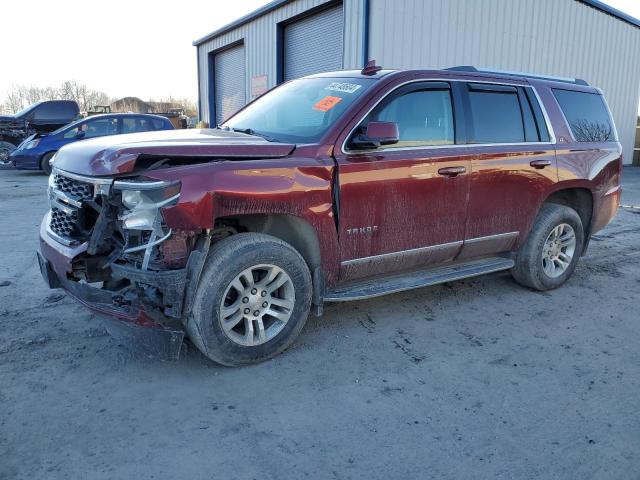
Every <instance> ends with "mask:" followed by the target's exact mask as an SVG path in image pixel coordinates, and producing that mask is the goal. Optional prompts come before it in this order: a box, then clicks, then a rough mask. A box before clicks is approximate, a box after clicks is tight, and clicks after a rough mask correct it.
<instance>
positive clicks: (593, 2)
mask: <svg viewBox="0 0 640 480" xmlns="http://www.w3.org/2000/svg"><path fill="white" fill-rule="evenodd" d="M292 1H293V0H273V1H271V2H269V3H267V4H266V5H263V6H262V7H260V8H258V9H257V10H254V11H253V12H251V13H249V14H247V15H245V16H244V17H240V18H239V19H237V20H235V21H233V22H231V23H229V24H227V25H225V26H224V27H221V28H219V29H218V30H215V31H213V32H211V33H210V34H208V35H205V36H204V37H202V38H199V39H197V40H195V41H194V42H193V45H194V46H196V47H197V46H198V45H202V44H203V43H205V42H207V41H209V40H211V39H212V38H215V37H218V36H220V35H222V34H224V33H227V32H229V31H231V30H233V29H234V28H237V27H240V26H242V25H244V24H246V23H249V22H251V21H252V20H255V19H256V18H258V17H261V16H262V15H266V14H267V13H269V12H272V11H273V10H276V9H277V8H280V7H281V6H283V5H285V4H287V3H289V2H292ZM576 1H577V2H580V3H584V4H585V5H589V6H590V7H593V8H595V9H596V10H600V11H601V12H604V13H607V14H609V15H612V16H613V17H616V18H617V19H619V20H622V21H623V22H626V23H629V24H631V25H633V26H635V27H638V28H640V20H639V19H637V18H635V17H632V16H631V15H628V14H626V13H624V12H621V11H620V10H618V9H617V8H613V7H611V6H610V5H607V4H606V3H604V2H601V1H599V0H576Z"/></svg>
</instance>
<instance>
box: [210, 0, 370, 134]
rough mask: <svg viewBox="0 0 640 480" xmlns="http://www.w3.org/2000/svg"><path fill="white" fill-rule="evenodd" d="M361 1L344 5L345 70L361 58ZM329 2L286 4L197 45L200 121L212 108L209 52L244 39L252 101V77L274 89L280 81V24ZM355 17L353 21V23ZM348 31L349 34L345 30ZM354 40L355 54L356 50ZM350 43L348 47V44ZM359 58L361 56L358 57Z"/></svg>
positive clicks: (300, 0) (298, 0) (302, 0)
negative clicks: (259, 78) (278, 40)
mask: <svg viewBox="0 0 640 480" xmlns="http://www.w3.org/2000/svg"><path fill="white" fill-rule="evenodd" d="M361 1H362V0H355V2H354V1H353V0H347V1H346V2H345V4H344V8H345V17H346V18H348V19H349V20H347V21H345V23H346V25H345V51H347V45H348V48H349V53H348V54H346V55H345V63H344V68H351V67H352V66H357V65H358V64H357V63H352V62H353V59H354V58H360V57H361V56H362V54H361V53H359V52H360V46H359V38H353V35H354V32H355V34H356V35H357V34H358V33H357V32H359V31H360V27H359V26H357V25H353V23H354V22H355V23H358V22H359V19H360V13H359V12H360V7H359V5H358V4H359V3H361ZM329 2H330V0H295V1H292V2H290V3H286V4H285V5H283V6H282V7H280V8H278V9H277V10H274V11H271V12H269V13H267V14H266V15H263V16H261V17H259V18H257V19H255V20H253V21H252V22H250V23H247V24H245V25H241V26H239V27H238V28H236V29H234V30H232V31H230V32H227V33H225V34H223V35H221V36H219V37H216V38H213V39H211V40H209V41H207V42H205V43H203V44H202V45H199V46H198V62H199V69H198V70H199V75H200V79H199V82H198V83H199V89H200V91H199V93H200V102H201V105H200V106H199V111H200V119H202V120H204V121H206V122H209V106H208V103H209V101H210V99H211V97H210V96H209V83H210V81H209V78H210V70H209V53H210V52H213V51H215V50H218V49H220V48H223V47H224V46H226V45H229V44H231V43H234V42H237V41H238V40H242V39H244V45H245V51H246V58H247V68H246V89H247V90H246V91H247V95H246V97H247V100H251V91H250V90H251V78H252V77H255V76H262V75H266V76H267V86H268V88H272V87H274V86H275V85H276V80H277V67H278V65H277V55H276V51H277V46H276V45H277V41H276V39H277V24H278V23H280V22H283V21H286V20H288V19H290V18H292V17H295V16H297V15H300V14H302V13H304V12H306V11H307V10H310V9H312V8H314V7H317V6H319V5H322V4H325V3H329ZM351 18H355V19H357V20H354V21H353V22H352V21H351V20H350V19H351ZM347 30H348V31H349V33H348V34H347V33H346V31H347ZM354 40H355V41H356V43H355V51H353V49H354V43H353V42H354ZM346 42H348V44H347V43H346ZM358 55H360V57H358Z"/></svg>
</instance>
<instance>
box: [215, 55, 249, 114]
mask: <svg viewBox="0 0 640 480" xmlns="http://www.w3.org/2000/svg"><path fill="white" fill-rule="evenodd" d="M213 72H214V85H213V88H214V90H215V106H216V124H220V123H222V122H223V121H224V120H226V119H228V118H229V117H230V116H231V115H233V114H234V113H235V112H237V111H238V110H240V108H242V107H243V106H244V104H245V103H246V100H245V91H246V90H245V89H246V83H247V82H246V80H245V65H244V45H238V46H236V47H232V48H229V49H227V50H223V51H221V52H219V53H216V54H215V63H214V70H213Z"/></svg>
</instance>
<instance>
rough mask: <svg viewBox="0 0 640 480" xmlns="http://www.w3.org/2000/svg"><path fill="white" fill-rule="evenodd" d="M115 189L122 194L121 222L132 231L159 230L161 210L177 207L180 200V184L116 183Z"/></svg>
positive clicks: (159, 182) (161, 182)
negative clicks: (122, 210) (122, 209)
mask: <svg viewBox="0 0 640 480" xmlns="http://www.w3.org/2000/svg"><path fill="white" fill-rule="evenodd" d="M113 188H114V190H120V191H121V192H122V206H123V207H124V212H123V213H122V214H121V215H120V217H119V220H120V221H122V223H123V225H124V227H125V228H127V229H131V230H158V229H159V228H160V227H161V223H162V214H161V212H160V209H161V208H164V207H170V206H172V205H175V204H176V203H178V198H180V182H163V181H158V182H135V181H116V182H115V183H114V184H113Z"/></svg>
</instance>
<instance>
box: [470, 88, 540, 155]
mask: <svg viewBox="0 0 640 480" xmlns="http://www.w3.org/2000/svg"><path fill="white" fill-rule="evenodd" d="M467 87H468V90H467V91H468V95H469V108H470V110H471V124H472V125H471V127H472V128H471V132H472V135H471V138H470V139H469V142H470V143H525V142H547V141H549V132H548V130H547V126H546V123H545V121H544V117H543V115H542V111H541V109H540V105H539V104H538V101H537V99H536V98H535V95H534V94H533V92H532V91H531V89H530V88H524V87H515V86H511V85H494V84H468V85H467Z"/></svg>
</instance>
